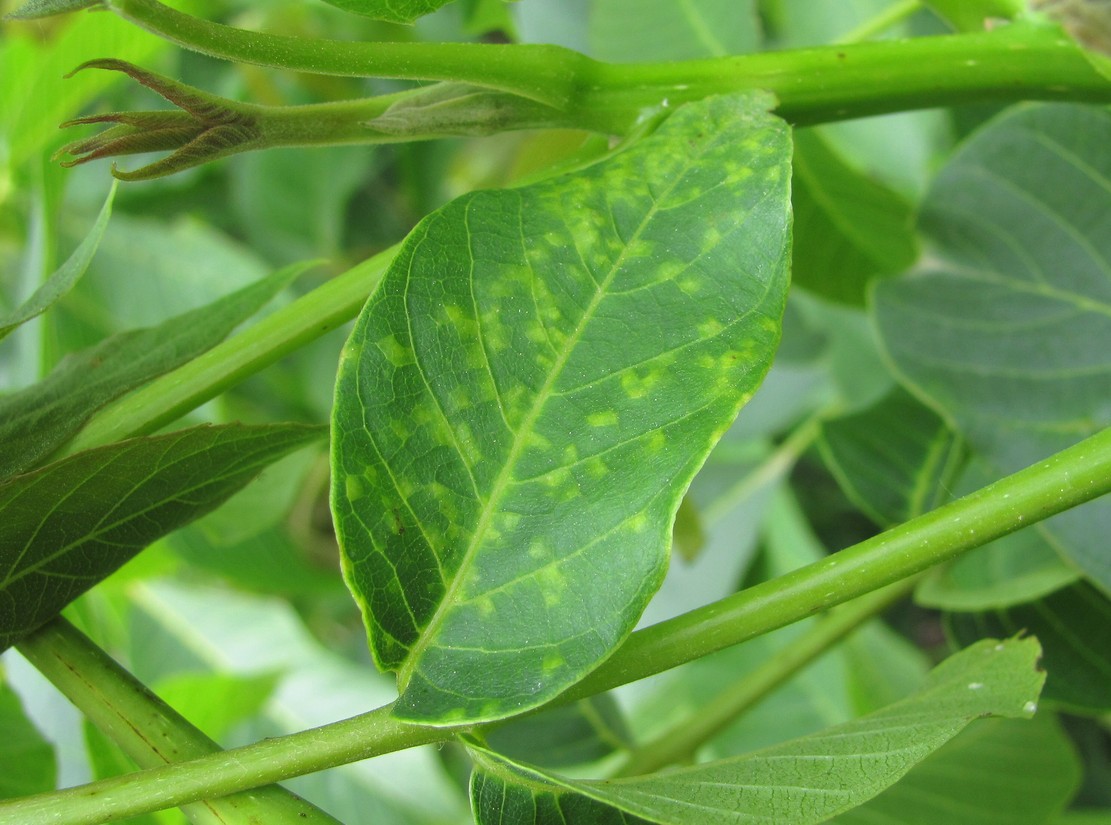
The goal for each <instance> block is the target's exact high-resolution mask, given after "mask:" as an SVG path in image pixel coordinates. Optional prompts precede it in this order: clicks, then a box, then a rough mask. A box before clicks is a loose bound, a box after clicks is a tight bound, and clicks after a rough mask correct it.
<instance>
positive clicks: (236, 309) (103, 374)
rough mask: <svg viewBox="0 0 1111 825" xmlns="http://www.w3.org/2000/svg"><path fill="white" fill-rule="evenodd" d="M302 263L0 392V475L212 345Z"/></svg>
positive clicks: (29, 462)
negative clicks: (30, 382) (10, 390)
mask: <svg viewBox="0 0 1111 825" xmlns="http://www.w3.org/2000/svg"><path fill="white" fill-rule="evenodd" d="M306 268H307V265H305V264H299V265H296V266H291V267H287V268H285V269H283V270H280V271H279V272H275V273H274V274H273V275H271V276H269V277H268V278H264V279H262V280H261V281H258V282H257V283H254V284H250V285H249V286H246V287H244V288H243V289H240V290H239V291H237V292H233V293H232V294H230V295H227V296H225V297H223V298H221V299H220V300H218V301H215V302H213V303H211V304H209V305H208V306H204V307H200V308H199V309H195V310H192V311H190V312H186V313H183V314H182V315H178V316H177V317H175V318H171V319H169V320H168V321H165V322H164V323H162V324H160V325H158V326H156V327H149V328H146V329H137V330H131V331H129V332H123V333H120V334H119V335H113V336H112V337H110V338H107V339H106V340H104V341H102V342H101V343H99V344H97V345H96V346H93V347H90V348H89V349H86V350H82V351H81V352H77V353H73V354H72V355H69V356H67V357H66V358H64V359H63V360H62V362H61V363H60V364H58V366H57V368H55V370H54V371H53V372H51V373H50V375H48V376H47V377H46V378H44V379H43V380H42V381H40V382H39V383H37V384H35V385H33V386H31V387H28V388H27V389H25V390H22V391H20V392H16V393H12V394H10V395H6V396H0V443H2V444H3V445H4V453H3V455H2V456H0V478H3V477H4V476H10V475H14V474H16V473H20V472H24V471H26V470H28V469H30V468H31V467H33V466H35V465H36V464H37V463H39V462H40V461H42V460H43V459H44V458H47V457H48V456H50V454H51V453H53V452H54V451H55V450H56V449H57V448H58V447H60V446H61V445H62V444H64V443H65V442H66V441H67V440H68V439H69V438H70V437H71V436H72V435H73V434H74V433H76V432H77V431H78V430H79V429H81V426H82V425H83V424H84V423H85V422H86V421H87V420H88V419H89V417H90V416H91V415H92V414H93V413H94V412H96V411H97V410H98V409H100V408H101V407H102V406H104V405H105V404H107V403H108V402H109V401H111V400H113V399H114V398H118V397H119V396H121V395H123V394H124V393H125V392H127V391H129V390H132V389H134V388H136V387H138V386H140V385H141V384H143V383H145V382H146V381H149V380H150V379H152V378H155V377H157V376H159V375H162V374H163V373H166V372H169V371H170V370H172V369H173V368H174V367H177V366H179V365H180V364H183V363H185V362H187V361H189V360H190V359H192V358H194V357H196V356H197V355H199V354H200V353H202V352H204V351H205V350H207V349H209V348H210V347H212V346H213V345H215V344H217V343H218V342H219V341H221V340H222V339H223V338H224V337H225V336H226V335H227V334H228V333H229V332H231V331H232V330H233V329H234V328H235V327H236V326H238V325H239V324H240V323H242V322H243V321H244V320H246V319H247V318H249V317H250V316H251V315H253V314H254V313H255V312H257V311H258V310H259V308H261V307H262V306H263V304H265V303H266V302H267V301H269V300H270V299H271V298H272V297H274V295H276V294H277V293H278V292H280V291H281V289H282V288H283V287H285V286H286V285H287V284H288V283H289V282H290V281H292V280H293V279H294V278H295V277H297V275H298V274H300V273H301V272H303V271H304V270H305V269H306Z"/></svg>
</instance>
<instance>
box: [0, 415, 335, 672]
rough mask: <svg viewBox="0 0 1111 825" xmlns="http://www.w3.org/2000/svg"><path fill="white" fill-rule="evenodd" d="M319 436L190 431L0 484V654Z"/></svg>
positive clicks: (266, 429) (292, 429)
mask: <svg viewBox="0 0 1111 825" xmlns="http://www.w3.org/2000/svg"><path fill="white" fill-rule="evenodd" d="M321 435H322V432H321V428H319V427H306V426H302V425H296V424H286V425H273V426H261V427H251V426H245V425H241V424H229V425H225V426H220V427H210V426H202V427H194V428H191V429H187V430H181V431H178V432H175V433H170V434H169V435H163V436H156V437H151V438H135V439H130V440H128V441H121V442H118V443H116V444H111V445H109V446H107V447H100V448H98V449H95V450H87V451H85V452H82V453H78V454H77V455H74V456H71V457H69V458H66V459H63V460H61V461H57V462H55V463H53V464H50V465H48V466H46V467H43V468H42V469H40V470H36V471H34V472H31V473H27V474H26V475H21V476H16V477H15V478H11V479H9V480H7V481H6V482H4V483H2V484H0V576H2V578H0V650H2V649H4V648H6V647H8V646H10V645H12V644H13V643H14V642H16V641H17V640H18V639H20V638H21V637H23V636H25V635H27V634H28V633H30V632H31V631H32V630H34V629H35V628H37V627H38V626H40V625H42V624H43V623H45V622H47V621H49V620H50V619H51V618H53V617H54V616H55V615H57V614H58V612H59V611H60V610H61V609H62V608H63V607H65V606H66V605H67V604H69V602H71V601H72V600H73V599H75V598H77V596H79V595H81V594H82V593H83V592H85V591H86V590H88V589H89V588H90V587H91V586H92V585H94V584H96V583H97V582H98V581H100V580H101V579H103V578H104V577H106V576H108V575H109V574H110V573H112V572H113V571H115V570H116V569H117V568H118V567H119V566H120V565H121V564H123V563H124V562H126V561H127V560H128V559H130V558H131V557H132V556H134V555H135V554H136V553H138V552H139V551H140V550H142V549H143V548H144V547H146V546H147V545H148V544H150V543H151V542H152V541H154V540H155V539H158V538H160V537H161V536H164V535H165V534H167V533H169V532H170V531H172V530H175V529H177V528H178V527H180V526H182V525H183V524H187V523H188V522H190V521H192V520H193V519H195V518H198V517H200V516H201V515H203V514H204V513H206V512H208V511H210V510H212V509H213V508H215V507H216V506H217V505H219V504H220V503H221V502H222V501H224V500H225V499H226V498H228V496H230V495H231V494H232V493H234V492H235V491H236V490H238V489H240V488H241V487H243V485H245V484H246V483H247V482H248V481H250V480H251V479H252V478H253V477H254V476H255V475H257V474H258V473H259V472H260V471H261V470H262V469H263V468H264V467H265V466H266V465H267V464H269V463H270V462H272V461H274V460H276V459H277V458H279V457H281V456H282V455H285V454H286V453H288V452H290V451H292V450H295V449H297V448H298V447H302V446H304V445H305V444H307V443H308V442H310V441H312V440H314V439H316V438H319V437H320V436H321Z"/></svg>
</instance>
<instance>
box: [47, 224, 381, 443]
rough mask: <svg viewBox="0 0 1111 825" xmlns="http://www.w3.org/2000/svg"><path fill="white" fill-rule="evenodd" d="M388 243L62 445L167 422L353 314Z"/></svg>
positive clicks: (111, 408)
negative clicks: (373, 254)
mask: <svg viewBox="0 0 1111 825" xmlns="http://www.w3.org/2000/svg"><path fill="white" fill-rule="evenodd" d="M396 253H397V247H396V246H395V247H391V248H390V249H387V250H385V251H383V252H380V253H378V254H377V255H375V256H374V257H373V258H370V259H369V260H366V261H364V262H363V263H361V264H359V265H358V266H355V267H353V268H351V269H349V270H347V272H344V273H343V274H342V275H339V276H338V277H336V278H333V279H332V280H330V281H328V282H327V283H325V284H323V285H321V286H319V287H317V288H316V289H314V290H313V291H312V292H310V293H308V294H307V295H304V296H302V297H301V298H299V299H297V300H296V301H294V302H293V303H292V304H289V305H288V306H286V307H283V308H282V309H280V310H278V311H277V312H275V313H274V314H273V315H268V316H267V317H266V318H263V319H262V320H261V321H259V322H258V323H257V324H255V325H254V326H252V327H248V328H247V329H246V330H244V331H243V332H241V333H239V334H238V335H236V336H235V337H233V338H229V339H228V340H227V341H224V342H223V343H222V344H218V345H217V346H215V347H213V348H212V349H210V350H209V351H208V352H206V353H204V354H203V355H201V356H199V357H197V358H195V359H194V360H192V361H190V362H189V363H188V364H185V365H183V366H181V367H179V368H178V369H176V370H174V371H173V372H170V373H167V374H166V375H163V376H162V377H160V378H157V379H155V380H154V381H152V382H151V383H149V384H147V385H146V386H144V387H143V388H142V389H139V390H136V391H135V392H134V393H132V394H130V395H127V396H125V397H123V398H121V399H120V400H119V401H116V402H115V403H113V404H109V405H108V406H107V407H105V408H104V409H103V410H101V411H100V412H99V413H98V414H97V415H96V416H95V417H93V418H92V420H90V422H89V424H88V425H87V426H86V427H85V428H84V429H83V430H82V431H81V432H80V433H78V435H77V437H76V438H74V440H73V441H72V442H71V443H70V444H69V446H68V447H67V448H66V453H67V454H68V453H76V452H80V451H81V450H87V449H89V448H90V447H96V446H100V445H102V444H109V443H111V442H113V441H119V440H120V439H123V438H131V437H133V436H137V435H145V434H147V433H151V432H154V431H155V430H157V429H159V428H160V427H163V426H165V425H166V424H169V423H171V422H172V421H174V420H175V419H177V418H179V417H180V416H182V415H184V414H185V413H187V412H189V411H190V410H192V409H195V408H196V407H197V406H199V405H200V404H203V403H204V402H205V401H208V400H209V399H211V398H214V397H216V396H217V395H219V394H220V393H221V392H223V391H224V390H225V389H227V388H228V387H230V386H232V385H234V384H236V383H237V382H239V381H241V380H243V379H244V378H246V377H247V376H249V375H253V374H254V373H256V372H258V371H259V370H261V369H262V368H263V367H265V366H267V365H269V364H272V363H274V362H275V361H277V360H278V359H279V358H281V357H282V356H284V355H286V354H288V353H290V352H293V351H294V350H297V349H299V348H300V347H302V346H304V345H305V344H307V343H308V342H309V341H313V340H315V339H316V338H319V337H320V336H321V335H323V334H324V333H326V332H330V331H331V330H333V329H335V328H336V327H338V326H339V325H340V324H343V323H345V322H347V321H350V320H351V319H352V318H354V317H355V316H356V315H357V314H358V312H359V310H360V309H361V308H362V306H363V304H364V303H366V299H367V297H368V296H369V295H370V293H371V292H372V291H373V290H374V288H375V287H376V286H377V285H378V282H379V281H380V280H381V279H382V274H383V273H384V272H385V271H386V268H387V267H388V266H389V265H390V262H391V261H392V260H393V258H394V255H395V254H396Z"/></svg>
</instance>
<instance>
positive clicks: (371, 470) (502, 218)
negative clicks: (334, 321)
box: [332, 95, 790, 724]
mask: <svg viewBox="0 0 1111 825" xmlns="http://www.w3.org/2000/svg"><path fill="white" fill-rule="evenodd" d="M768 103H769V100H768V98H767V97H765V96H763V95H756V96H744V97H720V98H710V99H707V100H705V101H702V102H701V103H698V104H693V105H691V106H687V107H683V108H681V109H679V110H677V111H676V113H675V114H674V115H673V116H672V117H671V118H670V119H668V120H667V121H666V122H665V123H664V124H663V125H662V126H661V127H660V128H659V129H658V130H657V131H656V132H654V133H653V134H651V135H649V136H648V137H646V138H645V139H644V140H642V141H640V142H639V143H636V144H634V145H633V146H632V147H630V148H629V149H628V150H626V151H624V152H622V153H619V154H617V155H615V156H614V157H612V158H610V159H609V160H607V161H605V162H602V163H600V164H598V165H596V166H593V167H591V168H589V169H587V170H585V171H584V172H581V173H579V174H575V175H569V176H566V177H562V178H557V179H554V180H552V181H549V182H546V183H541V184H536V185H534V186H530V187H525V188H521V189H516V190H508V191H498V192H479V193H474V194H471V195H467V196H464V197H463V198H460V199H459V200H457V201H455V202H453V203H451V204H449V205H448V206H446V207H444V208H443V209H441V210H439V211H438V212H435V213H433V214H432V215H431V216H429V217H428V218H426V219H425V220H424V221H423V222H422V223H421V224H420V225H419V226H418V227H417V229H416V230H414V232H413V234H412V235H410V237H409V239H408V240H407V241H406V243H405V245H404V247H403V248H402V251H401V252H400V253H399V255H398V257H397V259H396V260H395V262H394V264H393V266H392V267H391V269H390V271H389V272H388V273H387V275H386V277H385V279H384V280H383V282H382V285H381V287H380V288H379V289H378V291H377V293H376V294H375V295H374V296H373V297H372V298H371V300H370V301H369V302H368V304H367V306H366V308H365V309H364V311H363V313H362V315H361V316H360V318H359V321H358V322H357V325H356V327H355V330H354V332H353V333H352V336H351V339H350V341H349V342H348V345H347V349H346V351H345V354H344V357H343V360H342V362H341V366H340V372H339V378H338V385H337V391H336V405H335V413H334V418H333V433H334V440H333V451H334V455H333V485H334V487H333V495H332V502H333V508H334V511H335V520H336V525H337V532H338V534H339V537H340V541H341V545H342V547H343V549H344V554H345V557H346V564H345V571H346V573H347V577H348V582H349V584H350V586H351V588H352V590H353V592H354V593H355V595H356V598H357V599H358V600H359V601H360V603H361V604H362V606H363V611H364V616H365V618H366V623H367V626H368V631H369V634H370V642H371V647H372V650H373V652H374V655H375V657H376V659H377V661H378V662H379V664H380V665H381V666H383V667H385V668H388V669H396V670H398V672H399V682H400V685H401V688H402V695H401V699H400V700H399V702H398V704H397V705H396V706H395V713H396V714H397V715H399V716H400V717H403V718H409V719H413V720H421V721H424V722H431V723H434V724H447V723H454V722H461V721H464V720H472V721H473V720H479V719H496V718H500V717H503V716H507V715H510V714H512V713H514V712H517V711H521V710H525V709H528V708H532V707H535V706H537V705H540V704H543V703H544V702H545V701H547V700H548V699H551V698H552V697H554V696H556V695H557V694H559V693H560V692H562V691H563V690H564V689H565V688H566V687H568V686H569V685H571V684H573V683H574V682H576V681H578V680H579V679H580V678H582V676H583V675H584V674H586V673H587V672H589V671H590V670H592V669H593V668H594V667H596V666H597V665H598V664H599V663H600V662H601V661H602V660H603V659H605V658H606V657H607V656H608V655H609V654H610V653H611V652H612V651H613V650H614V648H615V647H616V645H617V644H618V643H619V642H620V641H621V640H622V639H623V638H624V637H625V636H626V635H627V634H628V633H629V632H630V631H631V629H632V627H633V625H634V624H635V622H636V620H637V617H639V616H640V614H641V612H642V611H643V610H644V606H645V605H646V604H647V602H648V599H649V598H650V597H651V595H652V593H653V592H654V591H655V590H656V588H657V587H658V586H659V584H660V581H661V579H662V576H663V572H664V570H665V567H666V564H667V550H668V546H669V544H670V541H671V529H672V523H673V520H674V516H675V511H676V509H677V508H678V506H679V502H680V500H681V497H682V494H683V492H684V490H685V489H686V488H687V486H688V485H689V483H690V480H691V478H692V477H693V475H694V473H695V471H696V470H697V469H698V467H699V466H700V465H701V464H702V462H703V461H704V459H705V457H706V454H707V453H708V452H709V450H710V448H711V447H712V446H713V444H714V443H715V442H716V441H717V439H718V438H719V437H720V436H721V434H722V433H723V432H724V431H725V430H726V428H727V427H728V426H729V425H730V424H731V423H732V421H733V419H734V417H735V416H736V414H737V411H738V410H739V409H740V407H741V406H742V405H743V403H744V402H745V401H747V399H748V398H749V396H750V395H751V394H752V393H753V391H754V390H755V388H756V387H757V386H758V384H759V382H760V380H761V379H762V378H763V375H764V373H765V372H766V371H767V368H768V365H769V363H770V360H771V356H772V352H773V350H774V348H775V345H776V343H777V342H778V338H779V328H780V318H781V316H782V312H783V303H784V299H785V293H786V289H787V266H786V265H787V249H786V247H787V244H788V242H789V239H790V215H789V204H788V202H787V200H788V199H787V192H788V184H789V180H788V178H789V169H788V167H789V155H790V146H789V139H788V135H787V130H786V127H785V125H784V124H783V123H782V122H781V121H779V120H777V119H776V118H774V117H772V116H771V115H769V114H768V113H767V111H766V107H767V105H768ZM603 571H604V572H603Z"/></svg>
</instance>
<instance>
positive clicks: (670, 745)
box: [613, 578, 916, 777]
mask: <svg viewBox="0 0 1111 825" xmlns="http://www.w3.org/2000/svg"><path fill="white" fill-rule="evenodd" d="M915 582H916V579H915V578H910V579H905V580H904V581H901V582H896V583H895V584H893V585H889V586H887V587H885V588H883V589H882V590H877V591H875V592H874V593H869V594H868V595H867V596H864V597H862V598H859V599H857V600H856V601H853V602H849V603H848V604H845V605H841V606H840V607H836V608H834V609H833V610H831V611H830V612H829V614H828V615H827V616H825V617H823V618H822V619H821V620H820V621H819V622H818V623H817V624H816V625H814V627H812V628H811V629H810V630H808V631H807V632H806V633H804V634H803V635H802V636H800V637H798V638H797V639H794V640H792V641H791V644H789V645H787V646H786V647H784V648H782V649H781V650H779V651H778V652H777V653H776V654H775V655H773V656H772V657H771V658H770V659H767V660H766V661H764V662H763V663H762V664H761V665H760V666H759V667H758V668H756V670H754V671H752V672H751V673H747V674H745V676H744V677H743V678H742V679H741V680H740V681H739V682H738V683H737V684H735V685H731V686H730V687H729V688H728V689H727V690H725V691H724V692H722V693H721V694H720V695H719V696H717V697H715V698H714V699H712V700H711V701H710V702H709V703H708V704H706V705H703V706H702V707H700V708H699V709H698V712H697V713H694V714H691V715H690V716H689V717H686V718H684V719H683V720H682V721H681V722H680V723H679V724H677V725H676V726H675V727H673V728H671V729H670V730H667V731H664V732H663V733H661V734H660V735H659V736H657V737H656V738H655V739H654V740H652V741H651V742H647V743H645V744H644V745H642V746H640V747H638V748H637V749H636V750H635V751H633V753H632V754H631V755H630V757H629V759H628V761H626V762H625V764H623V765H622V766H621V767H620V768H619V769H618V770H617V772H616V773H614V774H613V775H614V776H615V777H618V776H638V775H640V774H646V773H652V772H653V771H658V770H659V769H660V768H665V767H667V766H668V765H673V764H675V763H678V762H684V761H686V760H688V759H691V758H692V757H693V756H694V755H695V753H696V752H697V751H698V749H699V748H700V747H702V746H703V745H704V744H706V742H708V741H709V740H710V739H711V738H713V737H714V736H716V735H717V734H718V733H720V732H721V731H722V730H724V728H725V726H726V725H729V724H730V723H732V722H733V721H734V720H736V719H737V718H739V717H740V716H741V715H742V714H744V713H746V712H747V711H749V710H750V709H752V708H753V707H755V706H756V705H757V704H759V703H760V701H762V700H763V699H764V698H765V697H767V696H768V695H770V694H771V693H772V692H774V691H775V690H776V689H778V688H779V687H781V686H782V685H783V684H784V683H785V682H787V681H788V680H789V679H790V678H791V677H792V676H794V675H795V674H797V673H798V672H799V671H801V670H803V669H804V668H805V667H807V666H808V665H810V664H811V663H812V662H814V661H815V660H816V659H818V658H819V657H820V656H821V655H822V654H824V653H826V652H827V651H828V650H830V648H832V647H833V646H834V645H835V644H836V643H837V642H839V641H841V640H842V639H844V638H845V637H846V636H848V635H849V634H850V633H852V632H853V631H854V630H856V629H857V628H858V627H860V626H861V625H862V624H864V623H865V622H866V621H868V620H869V619H872V618H874V617H875V616H877V615H878V614H879V613H881V612H882V611H884V610H886V609H887V608H888V607H890V606H891V605H892V604H894V603H895V602H896V601H898V600H899V599H901V598H902V597H903V596H906V595H907V594H908V593H909V592H910V591H911V590H912V589H913V588H914V584H915Z"/></svg>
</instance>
